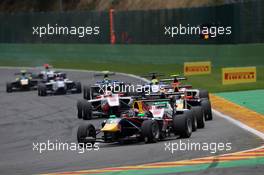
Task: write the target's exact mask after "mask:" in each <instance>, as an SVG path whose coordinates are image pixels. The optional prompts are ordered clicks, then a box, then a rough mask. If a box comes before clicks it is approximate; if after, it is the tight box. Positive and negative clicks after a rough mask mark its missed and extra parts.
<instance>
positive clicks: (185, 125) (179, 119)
mask: <svg viewBox="0 0 264 175" xmlns="http://www.w3.org/2000/svg"><path fill="white" fill-rule="evenodd" d="M173 128H174V132H175V134H177V135H180V137H181V138H189V137H191V135H192V113H191V112H190V111H185V112H184V113H183V114H177V115H175V116H174V117H173Z"/></svg>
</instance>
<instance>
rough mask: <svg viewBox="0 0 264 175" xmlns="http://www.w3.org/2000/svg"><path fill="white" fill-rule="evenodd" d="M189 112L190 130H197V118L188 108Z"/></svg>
mask: <svg viewBox="0 0 264 175" xmlns="http://www.w3.org/2000/svg"><path fill="white" fill-rule="evenodd" d="M190 112H191V113H192V131H193V132H194V131H196V130H197V118H196V115H195V113H194V111H193V110H192V109H191V110H190Z"/></svg>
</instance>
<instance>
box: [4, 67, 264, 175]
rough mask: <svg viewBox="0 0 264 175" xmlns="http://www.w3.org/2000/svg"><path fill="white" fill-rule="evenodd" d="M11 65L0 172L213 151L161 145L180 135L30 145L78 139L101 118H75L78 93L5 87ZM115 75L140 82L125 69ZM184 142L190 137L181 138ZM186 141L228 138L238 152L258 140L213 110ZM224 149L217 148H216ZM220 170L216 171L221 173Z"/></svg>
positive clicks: (81, 75) (80, 75)
mask: <svg viewBox="0 0 264 175" xmlns="http://www.w3.org/2000/svg"><path fill="white" fill-rule="evenodd" d="M16 71H18V70H15V69H0V76H1V78H0V134H1V136H0V137H1V139H0V172H1V174H38V173H48V172H61V171H72V170H83V169H95V168H103V167H112V166H124V165H138V164H142V163H151V162H159V161H175V160H183V159H190V158H196V157H203V156H211V155H214V154H212V153H210V152H209V151H177V152H175V153H174V154H171V153H170V152H169V151H165V143H166V142H175V143H179V142H180V139H176V138H171V139H169V140H166V141H163V142H159V143H155V144H144V143H128V144H118V143H116V144H100V145H99V146H100V149H99V151H95V150H92V151H89V152H85V153H83V154H81V153H78V151H46V152H43V153H41V154H40V153H39V152H37V151H33V143H36V142H45V143H46V142H47V141H48V140H50V141H53V142H55V141H60V142H67V143H70V142H76V132H77V128H78V126H79V125H80V124H81V123H83V122H91V123H93V124H95V125H96V126H99V125H100V124H101V121H102V120H103V119H96V120H92V121H83V120H78V119H77V116H76V101H77V99H81V98H82V95H81V94H78V95H76V94H74V95H65V96H61V95H60V96H48V97H38V95H37V91H30V92H14V93H10V94H8V93H6V89H5V83H6V81H10V80H13V79H14V76H13V74H14V73H15V72H16ZM67 73H68V77H69V78H70V79H72V80H80V81H81V82H82V84H88V83H89V84H92V83H94V82H95V81H96V80H95V79H94V78H93V74H92V73H89V72H67ZM113 79H118V80H123V81H126V82H132V83H135V82H140V81H139V80H137V79H135V78H131V77H126V76H123V75H116V76H114V77H113ZM182 141H184V142H188V140H182ZM189 142H195V143H201V142H207V143H220V142H221V143H228V142H231V144H232V145H231V146H232V150H231V151H229V152H236V151H240V150H246V149H250V148H255V147H258V146H260V145H262V143H263V142H262V141H261V140H260V139H259V138H257V137H256V136H254V135H253V134H250V133H248V132H246V131H244V130H243V129H241V128H239V127H237V126H235V125H233V124H231V123H230V122H228V121H226V120H225V119H223V118H220V117H217V116H214V120H213V121H210V122H207V123H206V127H205V128H204V129H200V130H198V131H196V132H195V133H193V135H192V137H191V138H190V139H189ZM223 153H227V152H226V151H220V152H217V153H215V154H223ZM219 174H220V173H219Z"/></svg>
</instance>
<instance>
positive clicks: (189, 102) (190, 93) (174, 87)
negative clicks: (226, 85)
mask: <svg viewBox="0 0 264 175" xmlns="http://www.w3.org/2000/svg"><path fill="white" fill-rule="evenodd" d="M171 77H172V78H168V79H161V80H159V84H156V85H152V87H151V90H152V91H151V93H156V94H161V96H162V95H163V96H164V97H165V96H169V95H170V94H171V93H173V92H183V93H184V95H182V98H183V99H185V100H183V101H184V103H185V104H186V108H188V109H190V108H196V107H197V106H200V107H201V109H202V111H200V110H198V109H197V110H198V111H199V112H198V113H202V114H203V115H204V118H205V120H212V119H213V115H212V108H211V102H210V99H209V93H208V91H207V90H204V89H193V88H192V86H191V85H184V84H183V83H182V82H181V81H182V80H187V78H186V77H184V76H180V75H171ZM184 106H185V105H184Z"/></svg>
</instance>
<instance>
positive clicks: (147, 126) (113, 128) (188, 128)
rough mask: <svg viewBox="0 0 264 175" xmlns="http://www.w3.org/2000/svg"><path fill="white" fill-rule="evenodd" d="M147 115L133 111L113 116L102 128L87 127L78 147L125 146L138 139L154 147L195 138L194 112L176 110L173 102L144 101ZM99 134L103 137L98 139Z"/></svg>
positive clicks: (83, 127)
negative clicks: (97, 144) (172, 139)
mask: <svg viewBox="0 0 264 175" xmlns="http://www.w3.org/2000/svg"><path fill="white" fill-rule="evenodd" d="M140 102H141V103H143V104H144V111H143V112H139V110H138V109H136V108H134V109H130V110H127V111H126V112H123V114H122V115H121V117H116V116H114V115H113V116H110V118H109V119H107V120H105V121H104V122H103V123H102V124H101V127H100V128H97V129H96V128H95V126H94V125H92V124H83V125H81V126H79V128H78V131H77V140H78V143H84V144H87V143H92V144H94V143H95V142H106V143H107V142H122V141H125V140H130V139H134V140H136V141H145V143H152V142H157V141H159V140H162V139H164V138H166V137H170V136H171V135H172V134H173V135H179V136H180V137H181V138H189V137H190V136H191V134H192V119H191V115H192V114H191V112H190V110H179V111H178V110H176V109H175V108H174V105H172V104H171V100H170V99H152V100H149V99H146V100H140ZM99 133H102V137H100V138H98V135H99Z"/></svg>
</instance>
